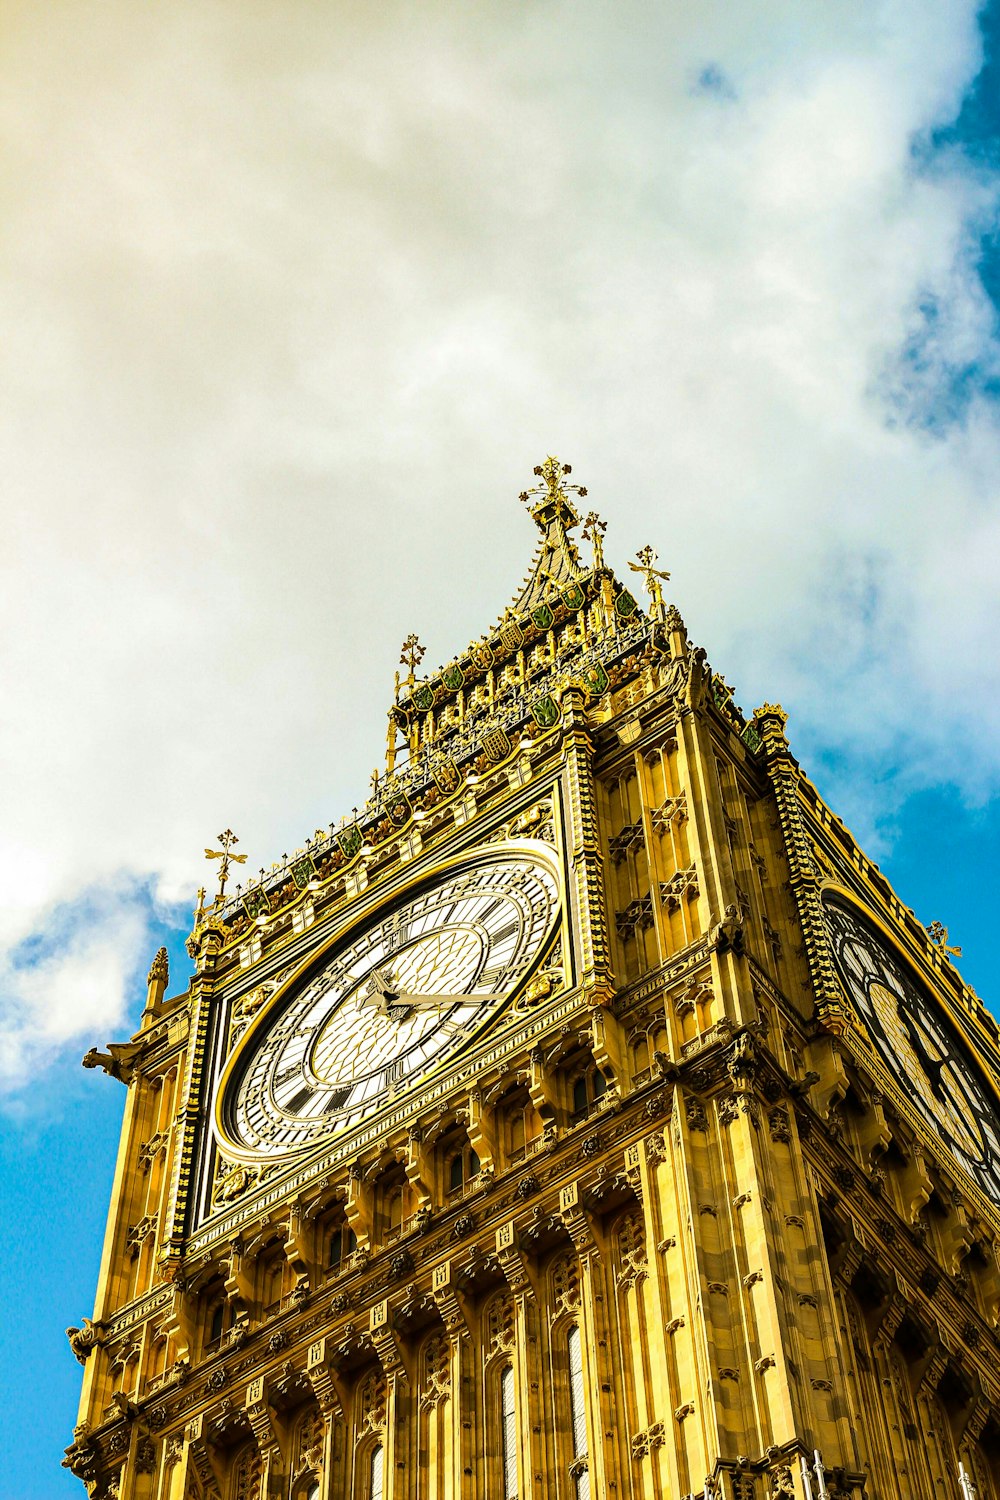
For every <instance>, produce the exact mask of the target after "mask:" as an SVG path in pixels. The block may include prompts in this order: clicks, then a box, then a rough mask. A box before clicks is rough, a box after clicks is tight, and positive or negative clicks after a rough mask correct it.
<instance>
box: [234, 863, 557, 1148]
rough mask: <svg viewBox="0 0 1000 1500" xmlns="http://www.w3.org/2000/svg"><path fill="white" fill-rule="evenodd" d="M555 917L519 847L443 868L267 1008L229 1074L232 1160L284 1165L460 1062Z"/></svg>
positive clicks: (545, 875) (545, 866) (548, 877)
mask: <svg viewBox="0 0 1000 1500" xmlns="http://www.w3.org/2000/svg"><path fill="white" fill-rule="evenodd" d="M559 910H560V902H559V881H558V878H557V873H556V867H555V863H554V861H553V857H552V852H551V850H549V849H548V848H547V846H546V845H544V844H538V843H534V842H531V841H528V840H523V841H521V842H520V843H518V844H517V845H493V846H492V847H491V848H489V849H488V850H485V851H483V853H482V854H481V855H479V856H472V857H470V858H468V859H466V860H464V861H462V862H460V863H459V862H456V863H454V864H452V865H451V866H450V867H446V869H445V870H444V871H443V872H440V873H438V874H437V875H436V876H435V877H432V878H431V879H430V880H428V881H427V882H426V883H424V884H423V885H422V886H420V887H418V888H417V889H416V890H415V891H412V892H410V893H409V894H407V895H406V896H404V897H399V898H397V899H395V900H394V901H392V902H391V903H390V904H388V905H386V906H384V907H382V908H380V909H379V910H377V911H376V912H374V913H373V914H371V915H369V916H368V917H366V918H365V919H363V920H362V921H361V922H360V923H359V925H358V926H357V927H355V928H354V929H353V930H351V931H349V932H348V933H346V934H345V935H344V936H343V938H342V939H341V940H340V941H339V942H338V943H337V944H336V945H335V946H334V947H333V948H332V949H330V950H328V952H327V954H326V955H325V956H324V959H323V961H322V963H321V965H320V966H319V967H318V968H317V967H315V966H314V967H313V968H312V969H311V970H310V971H309V972H308V973H307V974H305V975H302V976H298V977H297V978H296V979H294V980H292V981H291V982H290V984H289V985H288V986H287V987H286V988H285V989H284V990H283V991H281V992H279V994H278V995H277V996H276V997H275V999H274V1001H273V1002H272V1004H271V1006H270V1008H269V1009H268V1010H267V1012H265V1013H264V1014H263V1015H262V1016H261V1017H260V1018H259V1020H258V1021H257V1022H256V1023H255V1024H254V1026H253V1027H252V1028H251V1029H250V1030H249V1031H248V1032H247V1034H246V1036H245V1037H244V1039H243V1041H242V1042H241V1044H240V1046H239V1047H238V1049H237V1051H236V1053H235V1054H234V1056H233V1058H232V1059H231V1061H230V1063H229V1065H228V1066H227V1068H226V1072H225V1074H224V1075H223V1079H222V1082H221V1085H220V1090H219V1103H218V1107H217V1113H216V1125H217V1129H218V1132H219V1134H220V1137H221V1139H222V1140H223V1143H224V1145H225V1147H226V1149H227V1150H229V1151H231V1152H235V1153H236V1154H238V1155H240V1156H243V1157H248V1156H251V1157H260V1156H285V1155H288V1154H290V1153H293V1152H296V1151H301V1150H304V1149H306V1148H308V1147H310V1146H312V1145H313V1144H315V1143H316V1142H317V1141H319V1140H320V1139H322V1138H324V1137H328V1136H330V1135H333V1134H336V1133H339V1132H341V1131H343V1130H348V1129H351V1128H352V1127H353V1126H355V1125H357V1124H358V1122H359V1121H360V1120H361V1119H363V1118H364V1116H365V1115H368V1114H370V1113H371V1112H372V1111H373V1110H375V1109H377V1108H378V1107H379V1106H380V1105H381V1104H384V1103H385V1102H386V1100H387V1099H388V1097H389V1096H390V1093H392V1092H395V1091H397V1090H398V1089H399V1088H400V1087H401V1086H404V1085H405V1084H406V1082H407V1081H408V1080H411V1079H415V1078H417V1077H419V1076H420V1075H422V1074H424V1073H426V1072H427V1071H428V1069H429V1068H431V1067H432V1066H434V1065H436V1064H438V1063H440V1062H442V1061H443V1060H445V1059H446V1058H447V1057H448V1056H449V1055H450V1054H453V1053H455V1052H457V1051H458V1050H459V1049H460V1048H462V1047H463V1046H464V1045H465V1044H466V1043H468V1042H469V1041H470V1040H471V1039H472V1038H473V1037H474V1036H476V1035H477V1034H478V1033H479V1031H480V1030H481V1029H482V1027H483V1026H484V1024H485V1023H486V1022H487V1021H489V1019H490V1018H491V1017H493V1016H494V1015H495V1014H496V1013H497V1011H498V1010H499V1009H500V1008H501V1007H502V1006H503V1004H504V1002H505V1001H506V1000H507V999H508V997H509V996H510V995H511V994H512V992H513V991H515V990H516V989H517V988H518V986H519V985H520V984H521V983H522V982H523V981H524V980H525V979H526V978H527V977H528V975H529V974H530V972H531V970H532V969H533V968H534V966H535V965H536V964H537V962H538V960H539V958H540V957H541V955H542V952H543V949H544V948H545V946H546V944H547V941H548V939H549V938H550V937H551V935H552V933H553V931H554V928H555V925H556V922H557V921H558V917H559Z"/></svg>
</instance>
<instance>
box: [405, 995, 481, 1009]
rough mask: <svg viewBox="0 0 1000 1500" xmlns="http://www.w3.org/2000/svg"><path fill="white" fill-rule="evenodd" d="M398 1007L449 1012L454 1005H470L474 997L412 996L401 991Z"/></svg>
mask: <svg viewBox="0 0 1000 1500" xmlns="http://www.w3.org/2000/svg"><path fill="white" fill-rule="evenodd" d="M395 998H396V1004H397V1005H408V1006H409V1007H410V1008H411V1010H447V1009H448V1008H449V1007H450V1006H452V1005H468V1004H469V1001H470V1000H471V999H472V996H471V995H470V994H468V993H463V994H461V995H410V994H408V993H407V992H406V991H405V990H400V992H399V994H398V995H397V996H396V997H395Z"/></svg>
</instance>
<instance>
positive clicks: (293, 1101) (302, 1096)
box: [283, 1086, 313, 1115]
mask: <svg viewBox="0 0 1000 1500" xmlns="http://www.w3.org/2000/svg"><path fill="white" fill-rule="evenodd" d="M312 1096H313V1091H312V1089H311V1088H309V1087H308V1086H307V1087H305V1088H301V1089H299V1090H298V1092H297V1093H295V1094H293V1095H292V1097H291V1098H290V1099H289V1101H288V1103H287V1104H286V1105H284V1106H283V1107H284V1110H285V1113H286V1114H289V1115H297V1114H298V1113H299V1112H300V1111H301V1110H302V1109H303V1107H304V1106H305V1105H306V1104H308V1103H309V1100H310V1099H311V1098H312Z"/></svg>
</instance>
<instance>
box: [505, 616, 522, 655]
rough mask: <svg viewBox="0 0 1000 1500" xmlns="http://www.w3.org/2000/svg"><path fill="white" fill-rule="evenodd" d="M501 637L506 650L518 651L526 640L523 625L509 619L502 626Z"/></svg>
mask: <svg viewBox="0 0 1000 1500" xmlns="http://www.w3.org/2000/svg"><path fill="white" fill-rule="evenodd" d="M500 639H501V641H502V642H503V645H504V649H505V650H506V651H516V650H517V648H518V646H519V645H520V644H521V642H522V641H523V640H524V636H523V635H522V634H521V627H520V626H519V625H517V624H515V623H514V621H513V620H508V621H507V622H506V624H504V625H501V626H500Z"/></svg>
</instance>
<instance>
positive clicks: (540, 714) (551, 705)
mask: <svg viewBox="0 0 1000 1500" xmlns="http://www.w3.org/2000/svg"><path fill="white" fill-rule="evenodd" d="M531 712H532V713H533V714H534V716H535V722H536V723H537V724H540V725H541V727H542V728H543V729H551V727H552V725H553V724H555V723H558V720H559V705H558V704H557V703H556V700H555V699H554V698H553V697H552V696H551V695H550V694H549V693H546V695H545V697H544V698H537V699H536V700H535V702H534V703H533V704H532V705H531Z"/></svg>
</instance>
